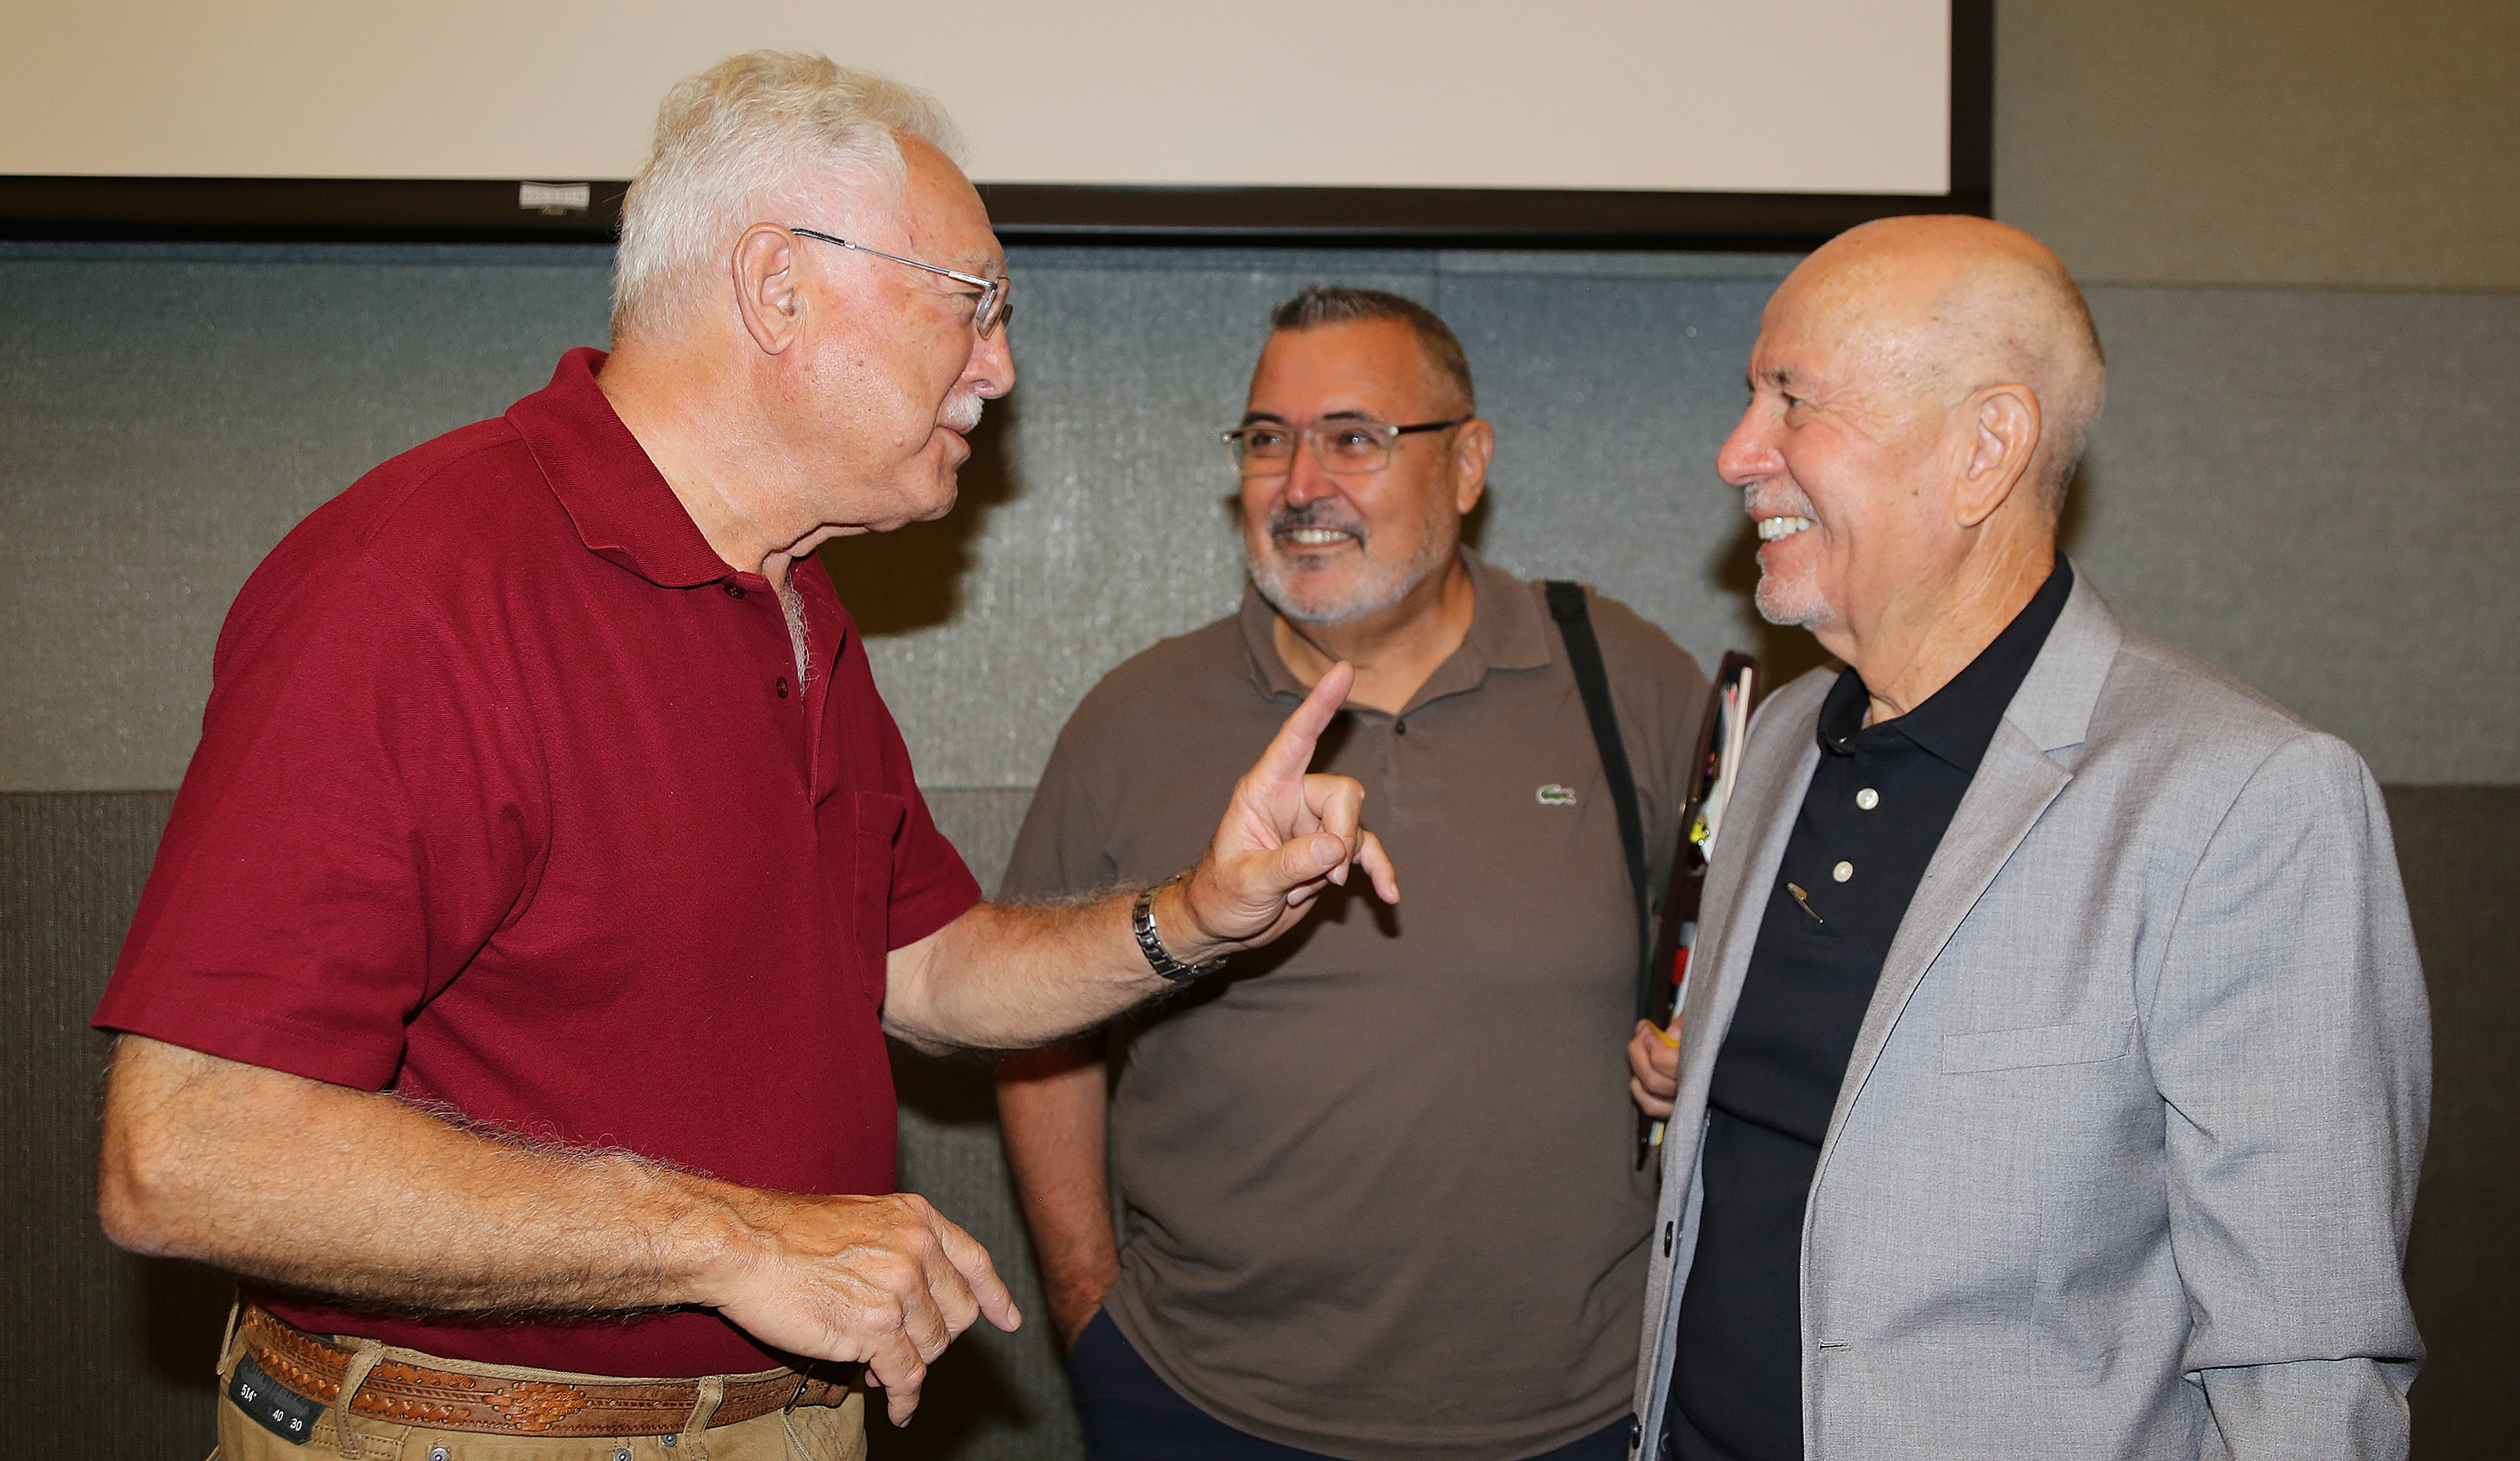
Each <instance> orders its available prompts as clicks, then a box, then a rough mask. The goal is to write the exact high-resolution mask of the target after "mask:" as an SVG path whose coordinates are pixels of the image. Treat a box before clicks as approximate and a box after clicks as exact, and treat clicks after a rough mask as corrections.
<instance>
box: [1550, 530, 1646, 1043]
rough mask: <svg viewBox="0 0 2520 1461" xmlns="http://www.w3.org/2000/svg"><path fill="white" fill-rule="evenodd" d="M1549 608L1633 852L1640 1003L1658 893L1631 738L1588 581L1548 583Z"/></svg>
mask: <svg viewBox="0 0 2520 1461" xmlns="http://www.w3.org/2000/svg"><path fill="white" fill-rule="evenodd" d="M1547 588H1548V593H1549V614H1550V616H1551V617H1552V618H1554V619H1556V620H1557V632H1558V634H1559V635H1560V636H1561V637H1563V638H1564V639H1565V641H1566V662H1567V664H1568V666H1569V667H1571V668H1572V669H1573V670H1574V671H1575V688H1576V690H1577V691H1578V692H1580V693H1581V694H1582V695H1583V697H1584V718H1585V719H1586V720H1589V721H1591V722H1592V724H1593V745H1594V746H1595V747H1596V748H1597V749H1598V750H1599V752H1600V753H1601V778H1602V780H1604V781H1606V782H1608V783H1609V786H1610V799H1611V800H1613V801H1615V802H1616V803H1618V804H1617V807H1616V808H1615V809H1616V810H1617V812H1618V814H1619V844H1620V845H1621V846H1622V847H1624V848H1625V849H1626V850H1627V854H1628V884H1629V886H1630V887H1631V888H1633V889H1634V890H1636V897H1637V944H1638V948H1637V1003H1638V1008H1640V1009H1643V1007H1644V1006H1645V1004H1646V1003H1647V1002H1648V1001H1650V1000H1651V998H1652V983H1651V978H1652V975H1651V960H1652V955H1653V921H1652V915H1653V902H1652V898H1653V893H1652V890H1650V889H1648V888H1647V887H1646V886H1645V821H1644V814H1643V812H1641V811H1640V810H1638V808H1637V778H1636V773H1635V772H1634V771H1632V770H1630V769H1629V767H1628V748H1627V744H1626V743H1625V742H1623V741H1621V740H1620V739H1619V713H1618V711H1617V710H1616V709H1614V708H1612V707H1611V705H1610V674H1609V671H1608V670H1607V669H1604V668H1603V667H1602V665H1601V642H1600V641H1599V640H1598V639H1596V638H1594V637H1593V615H1592V612H1591V611H1590V609H1588V608H1587V607H1586V605H1585V602H1584V585H1582V584H1580V583H1570V582H1568V581H1566V580H1565V579H1562V578H1552V579H1550V580H1548V584H1547Z"/></svg>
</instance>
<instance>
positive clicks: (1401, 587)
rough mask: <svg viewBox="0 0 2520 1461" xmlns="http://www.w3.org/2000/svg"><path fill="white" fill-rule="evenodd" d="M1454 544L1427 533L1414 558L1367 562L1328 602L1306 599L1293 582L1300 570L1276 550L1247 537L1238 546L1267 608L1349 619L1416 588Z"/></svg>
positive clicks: (1321, 619)
mask: <svg viewBox="0 0 2520 1461" xmlns="http://www.w3.org/2000/svg"><path fill="white" fill-rule="evenodd" d="M1453 550H1454V545H1453V544H1452V543H1448V542H1444V541H1442V540H1441V538H1440V537H1439V535H1437V534H1434V533H1429V534H1427V536H1426V541H1425V544H1424V545H1423V546H1422V547H1421V548H1419V550H1418V554H1417V556H1416V557H1414V558H1411V559H1409V560H1408V561H1406V562H1403V563H1398V564H1393V565H1389V566H1387V567H1385V566H1369V567H1368V568H1367V569H1366V571H1364V572H1363V573H1360V574H1359V575H1358V576H1357V580H1356V583H1355V586H1354V587H1353V588H1351V589H1350V590H1349V592H1348V595H1347V597H1346V598H1344V599H1338V600H1333V601H1330V602H1328V603H1324V602H1320V601H1314V602H1311V603H1307V602H1305V601H1304V600H1303V599H1302V598H1301V597H1300V594H1301V590H1300V588H1299V587H1298V583H1299V580H1300V579H1301V578H1302V576H1303V574H1302V573H1301V572H1300V571H1294V570H1290V569H1288V568H1287V567H1286V566H1285V564H1284V562H1283V560H1282V559H1281V558H1280V557H1279V556H1277V555H1276V554H1272V553H1265V552H1257V553H1256V552H1253V551H1252V549H1251V545H1250V543H1249V541H1248V540H1247V539H1246V540H1245V541H1244V543H1243V547H1242V561H1243V564H1244V565H1245V566H1246V567H1247V568H1249V570H1250V571H1251V583H1252V586H1253V587H1255V588H1257V589H1259V590H1260V597H1261V598H1262V599H1264V600H1266V601H1267V602H1268V605H1269V607H1270V608H1272V609H1275V610H1276V611H1278V613H1279V614H1281V615H1283V616H1285V617H1286V618H1288V619H1290V620H1292V621H1294V622H1296V623H1299V624H1352V623H1354V622H1356V621H1357V620H1358V619H1361V618H1371V617H1372V616H1374V615H1377V614H1380V613H1382V612H1383V611H1384V610H1386V609H1389V608H1392V607H1393V606H1395V605H1397V604H1398V603H1399V602H1400V601H1401V600H1403V599H1405V598H1407V597H1409V595H1410V594H1411V593H1413V592H1414V591H1416V589H1417V587H1418V584H1420V583H1423V582H1425V581H1426V576H1427V575H1428V574H1430V573H1434V572H1438V571H1441V570H1442V569H1443V567H1444V565H1446V564H1448V563H1450V562H1452V559H1453Z"/></svg>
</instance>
